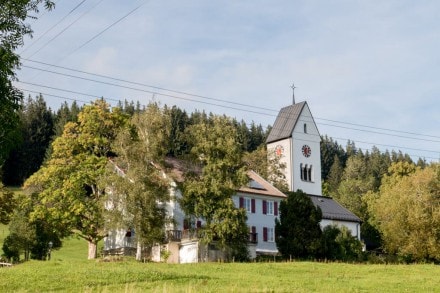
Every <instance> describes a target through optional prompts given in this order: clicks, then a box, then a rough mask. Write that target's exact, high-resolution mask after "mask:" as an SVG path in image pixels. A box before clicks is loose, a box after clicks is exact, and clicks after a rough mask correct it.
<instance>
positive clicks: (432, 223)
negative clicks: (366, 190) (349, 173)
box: [369, 161, 440, 261]
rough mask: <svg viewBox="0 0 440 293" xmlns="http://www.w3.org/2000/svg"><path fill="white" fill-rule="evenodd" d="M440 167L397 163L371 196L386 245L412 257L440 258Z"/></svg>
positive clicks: (372, 208)
mask: <svg viewBox="0 0 440 293" xmlns="http://www.w3.org/2000/svg"><path fill="white" fill-rule="evenodd" d="M439 182H440V167H439V165H438V164H433V165H431V166H429V167H426V168H425V169H419V168H417V167H416V166H415V165H413V164H411V163H408V162H406V161H400V162H398V163H394V164H393V165H392V166H391V167H390V169H389V175H388V176H386V177H385V178H384V180H382V185H381V188H380V191H379V192H378V193H377V194H376V195H375V196H374V195H371V198H370V200H369V209H370V211H371V214H372V216H373V218H372V222H373V223H374V224H375V225H376V227H377V228H378V229H379V231H380V232H381V233H382V236H383V240H384V248H385V250H386V251H387V252H389V253H393V254H394V253H395V254H398V255H400V256H404V257H407V258H409V259H412V260H418V261H420V260H437V261H438V260H440V228H439V227H440V184H439Z"/></svg>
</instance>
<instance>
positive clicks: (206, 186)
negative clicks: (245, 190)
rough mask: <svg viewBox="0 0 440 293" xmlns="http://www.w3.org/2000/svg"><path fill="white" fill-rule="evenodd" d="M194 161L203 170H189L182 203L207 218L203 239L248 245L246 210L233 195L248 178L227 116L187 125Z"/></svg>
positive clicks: (184, 207) (190, 213) (228, 244)
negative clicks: (190, 171) (236, 205)
mask: <svg viewBox="0 0 440 293" xmlns="http://www.w3.org/2000/svg"><path fill="white" fill-rule="evenodd" d="M187 134H188V136H189V139H188V141H190V142H192V147H191V155H192V159H193V161H194V162H195V163H196V164H197V165H199V166H200V168H201V171H200V172H193V173H192V174H187V178H186V179H185V182H184V184H183V198H182V201H181V204H182V207H183V209H184V210H185V213H186V214H187V215H192V216H194V217H197V218H202V219H203V220H204V221H205V225H204V227H203V229H202V230H203V233H202V234H201V236H202V241H203V242H204V243H211V242H212V241H213V240H216V241H217V242H218V244H220V246H222V247H224V248H225V247H226V248H228V247H229V248H232V247H235V249H236V248H237V246H245V245H246V242H247V239H248V233H249V230H248V227H247V225H246V212H245V211H244V209H238V208H236V207H235V206H234V203H233V201H232V196H233V195H234V193H235V192H236V190H237V189H238V188H239V187H241V186H243V185H244V184H246V183H247V182H248V177H247V175H246V169H245V166H244V164H243V161H242V151H241V146H240V144H239V143H238V142H237V140H238V139H237V131H236V128H235V127H234V126H233V124H232V122H231V121H230V120H229V119H228V118H226V117H219V116H213V117H212V119H211V121H210V122H206V121H202V122H201V123H199V124H195V125H193V126H191V127H190V128H189V129H187Z"/></svg>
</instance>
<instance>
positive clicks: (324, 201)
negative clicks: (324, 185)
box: [308, 194, 362, 223]
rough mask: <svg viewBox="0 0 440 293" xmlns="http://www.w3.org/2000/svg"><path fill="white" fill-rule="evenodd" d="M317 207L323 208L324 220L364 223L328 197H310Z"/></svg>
mask: <svg viewBox="0 0 440 293" xmlns="http://www.w3.org/2000/svg"><path fill="white" fill-rule="evenodd" d="M308 196H309V197H310V199H311V200H312V202H313V204H314V205H315V206H318V207H320V208H321V211H322V218H323V219H326V220H340V221H350V222H358V223H360V222H362V221H361V219H360V218H359V217H358V216H356V215H355V214H353V213H352V212H350V211H349V210H347V209H346V208H344V207H343V206H341V205H340V204H339V203H338V202H337V201H335V200H334V199H332V198H331V197H327V196H320V195H311V194H309V195H308Z"/></svg>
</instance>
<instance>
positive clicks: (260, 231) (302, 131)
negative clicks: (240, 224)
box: [104, 102, 361, 263]
mask: <svg viewBox="0 0 440 293" xmlns="http://www.w3.org/2000/svg"><path fill="white" fill-rule="evenodd" d="M266 142H267V148H268V152H275V154H276V155H277V156H278V157H279V158H280V162H282V163H284V164H285V165H286V168H285V170H284V172H285V176H286V179H287V183H288V186H289V189H290V191H296V190H298V189H301V190H303V191H304V192H305V193H307V194H308V195H309V196H310V198H311V200H312V202H313V203H314V204H315V205H316V206H319V207H320V208H321V210H322V214H323V219H322V221H321V227H325V226H327V225H339V226H346V227H347V228H348V229H349V230H350V231H351V233H352V235H353V236H355V237H357V238H358V239H360V223H361V220H360V219H359V218H358V217H357V216H356V215H354V214H353V213H351V212H350V211H349V210H347V209H346V208H344V207H342V206H341V205H340V204H338V203H337V202H336V201H334V200H333V199H331V198H330V197H326V196H323V195H322V188H321V154H320V142H321V137H320V135H319V131H318V128H317V126H316V124H315V122H314V119H313V116H312V114H311V111H310V109H309V106H308V105H307V103H306V102H301V103H298V104H293V105H291V106H288V107H285V108H283V109H281V111H280V113H279V114H278V117H277V118H276V120H275V123H274V125H273V128H272V130H271V132H270V134H269V136H268V138H267V141H266ZM167 163H168V164H169V165H171V166H172V169H173V174H172V177H173V180H175V181H171V188H170V192H171V201H170V202H169V203H167V211H168V215H169V216H170V217H172V218H173V219H174V223H173V224H170V225H169V226H168V227H166V229H167V239H166V243H164V244H162V245H157V246H156V247H155V248H154V249H153V253H152V259H153V260H154V261H161V260H164V259H163V255H164V254H163V253H161V252H163V251H167V252H169V253H166V254H168V255H169V258H168V259H167V261H168V262H174V263H187V262H199V261H205V260H216V259H221V258H222V255H221V253H219V252H218V251H216V249H215V247H208V253H207V252H206V249H207V247H205V246H203V245H201V244H200V243H199V241H198V238H197V229H198V228H200V227H201V226H202V225H203V219H193V220H192V221H188V219H187V217H185V215H184V213H183V211H182V209H181V208H180V206H179V203H178V198H179V197H181V196H182V195H181V193H180V191H179V190H178V189H177V188H176V181H181V180H183V173H184V169H185V168H184V166H183V165H182V162H180V161H179V160H176V159H172V158H168V160H167ZM248 177H249V180H250V181H249V184H248V185H247V186H243V187H241V188H240V189H239V190H237V193H236V194H235V195H234V196H233V201H234V203H235V205H236V207H241V208H244V209H245V210H246V211H247V218H248V220H247V224H248V226H249V244H248V247H249V251H250V255H251V257H252V258H255V257H256V256H257V255H262V254H273V255H275V254H277V253H278V250H277V247H276V243H275V218H276V217H278V207H279V204H280V202H281V201H282V200H283V199H285V198H286V195H285V194H283V193H282V192H281V191H279V190H278V189H277V188H275V187H274V186H272V185H271V184H270V183H269V182H267V181H266V180H264V179H263V178H262V177H261V176H259V175H258V174H256V173H255V172H253V171H250V172H248ZM129 236H130V237H129ZM133 236H134V233H133V232H131V231H130V233H128V232H126V231H125V230H124V231H119V232H118V231H113V232H112V233H109V236H108V237H107V238H106V239H105V245H104V246H105V247H104V250H106V251H120V250H125V249H126V246H127V245H131V247H135V243H134V241H132V240H131V237H133ZM206 257H208V259H206Z"/></svg>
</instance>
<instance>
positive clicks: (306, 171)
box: [300, 164, 313, 182]
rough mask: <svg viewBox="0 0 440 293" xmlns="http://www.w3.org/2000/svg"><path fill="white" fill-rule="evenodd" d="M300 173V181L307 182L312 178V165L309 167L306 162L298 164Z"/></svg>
mask: <svg viewBox="0 0 440 293" xmlns="http://www.w3.org/2000/svg"><path fill="white" fill-rule="evenodd" d="M300 169H301V170H300V171H301V172H300V173H301V180H302V181H307V182H312V181H313V180H312V177H313V176H312V175H313V173H312V165H310V167H309V166H308V165H307V164H306V165H303V164H300Z"/></svg>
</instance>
